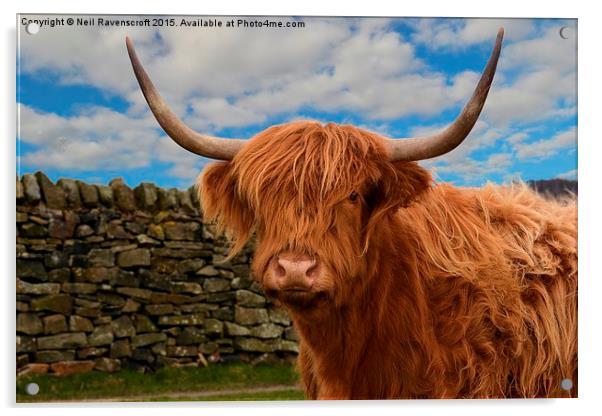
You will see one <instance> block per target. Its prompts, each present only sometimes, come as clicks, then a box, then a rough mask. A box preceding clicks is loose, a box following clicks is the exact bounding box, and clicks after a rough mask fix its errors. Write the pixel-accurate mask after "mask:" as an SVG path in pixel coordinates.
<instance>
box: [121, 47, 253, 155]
mask: <svg viewBox="0 0 602 416" xmlns="http://www.w3.org/2000/svg"><path fill="white" fill-rule="evenodd" d="M125 44H126V46H127V49H128V54H129V56H130V61H132V68H134V74H136V79H137V80H138V84H140V89H141V90H142V93H143V94H144V98H145V99H146V102H147V103H148V106H149V107H150V109H151V111H152V112H153V114H154V115H155V118H156V119H157V121H158V122H159V124H160V125H161V127H163V130H165V132H166V133H167V134H168V135H169V137H171V138H172V139H173V140H174V141H175V142H176V143H177V144H179V145H180V146H182V147H183V148H184V149H186V150H188V151H190V152H192V153H196V154H197V155H201V156H205V157H209V158H211V159H219V160H231V159H232V158H233V157H234V155H236V153H237V152H238V151H239V150H240V149H241V148H242V147H243V145H244V144H245V141H244V140H240V139H221V138H218V137H213V136H205V135H203V134H199V133H197V132H196V131H194V130H192V129H191V128H190V127H188V126H187V125H186V124H184V123H183V122H182V120H180V119H179V118H178V116H176V115H175V113H174V112H173V111H171V109H170V108H169V106H168V105H167V103H166V102H165V101H164V100H163V98H162V97H161V95H159V92H158V91H157V89H156V88H155V86H154V85H153V83H152V81H151V80H150V78H149V76H148V74H147V73H146V71H145V70H144V67H143V66H142V63H140V60H139V59H138V56H137V55H136V50H135V49H134V44H133V42H132V40H131V39H130V38H129V36H126V38H125Z"/></svg>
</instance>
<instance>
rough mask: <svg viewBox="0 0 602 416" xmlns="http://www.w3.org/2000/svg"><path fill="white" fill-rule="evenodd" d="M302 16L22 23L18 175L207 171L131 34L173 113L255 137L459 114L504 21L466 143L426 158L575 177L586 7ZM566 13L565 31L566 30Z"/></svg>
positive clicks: (179, 179)
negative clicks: (184, 144) (577, 14)
mask: <svg viewBox="0 0 602 416" xmlns="http://www.w3.org/2000/svg"><path fill="white" fill-rule="evenodd" d="M27 17H28V18H40V17H41V16H36V17H34V16H27ZM128 19H134V18H128ZM219 19H220V20H222V21H226V20H229V18H228V17H219ZM271 19H273V20H283V21H290V20H291V19H288V18H281V19H276V18H271ZM176 20H177V21H179V20H180V19H176ZM297 20H302V21H304V22H305V24H306V27H305V28H303V29H238V28H231V29H199V28H196V29H190V28H186V29H184V28H168V29H167V28H163V29H157V30H155V29H153V28H111V29H109V28H99V27H93V28H90V27H87V28H78V27H75V26H71V27H68V26H66V27H55V28H44V27H43V28H42V29H41V31H40V33H38V34H36V35H28V34H27V33H26V32H25V30H24V27H23V26H22V27H20V28H19V53H18V59H17V64H18V79H17V82H18V87H17V102H18V103H19V130H18V136H19V137H18V140H19V145H18V147H17V151H18V155H17V156H18V158H19V159H18V161H19V163H18V169H19V170H20V171H19V173H20V174H23V173H28V172H35V171H37V170H43V171H44V172H46V173H47V174H48V175H49V176H50V178H51V179H52V180H54V181H56V180H58V179H59V178H61V177H69V178H78V179H83V180H86V181H89V182H93V183H108V182H109V181H110V180H111V179H112V178H114V177H123V178H125V180H126V182H127V183H128V184H129V185H131V186H135V185H137V184H138V183H140V182H142V181H152V182H155V183H158V184H159V185H161V186H164V187H174V186H175V187H180V188H185V187H188V186H190V185H192V184H193V183H194V180H195V178H196V176H197V175H198V173H199V172H200V171H201V169H202V167H203V165H204V164H206V163H207V162H208V161H207V160H205V159H203V158H199V157H197V156H195V155H191V154H189V153H187V152H186V151H185V150H184V149H181V148H180V147H178V146H177V145H175V144H174V143H173V142H172V141H171V140H170V139H169V138H168V137H166V136H165V134H164V133H163V132H162V130H161V129H160V128H159V127H158V125H157V123H156V122H155V120H154V119H153V118H152V115H151V114H150V112H149V111H148V109H147V107H146V104H145V103H144V100H143V97H142V94H141V93H140V91H139V90H138V87H137V84H136V82H135V79H134V76H133V73H132V71H131V68H130V64H129V61H128V59H127V54H126V50H125V45H124V38H125V35H126V34H127V35H130V36H131V37H132V39H133V40H134V42H135V43H136V48H137V50H138V54H139V56H140V58H141V59H142V61H143V63H144V64H145V66H146V68H147V70H148V72H149V73H150V75H151V77H152V78H153V80H154V82H155V84H156V85H157V87H158V88H159V90H160V91H161V92H162V94H163V96H164V97H165V98H166V100H167V101H168V102H169V103H170V105H172V108H173V109H174V111H175V112H176V113H177V114H178V115H180V116H181V117H182V118H183V119H184V120H185V122H187V123H188V124H189V125H190V126H191V127H193V128H195V129H197V130H199V131H202V132H204V133H208V134H212V135H219V136H223V137H241V138H249V137H252V136H253V135H254V134H256V133H257V132H259V131H261V130H263V129H265V128H266V127H268V126H270V125H272V124H278V123H283V122H286V121H290V120H293V119H298V118H304V119H307V118H312V119H317V120H320V121H324V122H328V121H334V122H340V123H352V124H356V125H359V126H362V127H364V128H368V129H371V130H374V131H376V132H379V133H381V134H383V135H386V136H389V137H411V136H414V135H422V134H428V133H432V132H436V131H438V130H440V129H442V128H444V127H445V125H446V124H448V123H449V122H451V121H452V120H453V119H454V118H455V117H456V115H457V114H458V113H459V111H460V110H461V108H462V106H463V104H464V103H465V102H466V100H467V99H468V97H469V96H470V95H471V93H472V90H473V88H474V87H475V85H476V82H477V80H478V78H479V76H480V72H481V70H482V68H483V67H484V65H485V63H486V61H487V59H488V57H489V54H490V52H491V48H492V46H493V41H494V37H495V34H496V32H497V29H498V28H499V27H500V26H504V27H505V30H506V37H505V42H504V47H503V49H502V55H501V58H500V63H499V66H498V73H497V75H496V78H495V81H494V84H493V86H492V89H491V92H490V95H489V99H488V102H487V104H486V105H485V109H484V111H483V114H482V117H481V119H480V120H479V122H478V123H477V125H476V126H475V129H474V130H473V132H472V133H471V135H470V136H469V137H468V138H467V139H466V141H465V143H464V144H463V145H462V146H460V147H459V148H458V149H456V150H454V151H452V152H451V153H449V154H448V155H445V156H443V157H440V158H437V159H433V160H429V161H424V162H421V163H422V164H423V165H424V166H426V167H428V168H430V169H432V170H433V172H434V174H435V176H436V178H438V180H440V181H451V182H453V183H455V184H457V185H467V186H480V185H482V184H484V183H486V182H487V181H493V182H498V183H502V182H506V181H509V180H511V179H514V178H522V179H524V180H528V179H544V178H554V177H562V178H570V179H575V178H576V168H577V111H576V110H577V91H576V76H577V75H576V74H577V56H576V38H577V26H576V21H574V20H556V19H542V20H537V19H509V20H495V19H419V18H412V19H409V18H395V19H387V18H377V19H374V18H373V19H361V18H360V19H351V18H297ZM563 26H564V27H566V28H567V29H566V30H565V32H564V33H565V34H566V35H567V37H568V39H562V38H561V37H560V35H559V29H560V28H561V27H563Z"/></svg>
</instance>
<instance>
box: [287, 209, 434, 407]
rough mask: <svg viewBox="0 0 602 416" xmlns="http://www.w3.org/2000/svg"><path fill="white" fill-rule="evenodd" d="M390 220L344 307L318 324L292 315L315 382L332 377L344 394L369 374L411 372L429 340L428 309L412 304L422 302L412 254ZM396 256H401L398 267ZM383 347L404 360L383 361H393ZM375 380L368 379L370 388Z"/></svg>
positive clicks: (330, 312) (380, 231) (381, 228)
mask: <svg viewBox="0 0 602 416" xmlns="http://www.w3.org/2000/svg"><path fill="white" fill-rule="evenodd" d="M394 221H395V219H389V220H388V221H383V222H382V224H381V225H379V228H378V229H377V230H376V232H375V233H374V235H375V236H376V237H375V238H374V240H375V242H374V243H373V244H371V245H370V248H369V251H368V253H367V254H366V255H367V258H369V259H370V260H369V261H370V263H371V268H370V269H369V270H367V272H366V273H365V275H364V276H359V278H358V279H356V281H357V282H361V283H362V284H361V285H360V284H359V283H358V286H357V287H355V288H354V290H352V291H351V292H350V299H349V302H347V303H346V306H343V307H339V308H335V307H333V308H331V309H328V310H324V319H319V320H317V319H307V318H306V317H304V316H303V315H301V314H299V315H297V314H295V313H294V312H293V313H292V316H293V320H294V321H295V325H296V327H297V330H298V331H299V333H300V336H301V342H302V344H303V345H302V348H308V349H310V350H311V355H312V357H314V359H315V360H316V361H318V362H316V363H315V367H316V368H315V371H316V372H319V373H320V374H319V378H320V379H328V378H329V377H336V378H337V379H338V380H330V383H329V384H333V385H335V386H336V385H339V384H340V385H341V388H342V389H343V390H344V388H345V387H346V388H352V389H355V390H357V389H358V388H359V389H361V386H360V387H358V386H357V383H358V382H359V383H361V381H360V380H361V379H362V378H363V377H368V376H369V374H373V375H375V374H378V373H381V374H382V373H383V372H386V371H387V370H386V369H387V368H391V369H392V370H395V371H405V370H406V369H410V368H416V366H415V364H416V361H417V360H424V359H425V357H417V356H416V350H417V348H416V346H417V344H423V343H424V340H425V337H428V334H426V333H424V331H428V324H427V322H426V320H428V311H427V308H426V305H424V304H417V300H418V299H424V295H422V296H421V294H420V293H419V292H422V291H423V288H422V284H421V282H420V279H418V274H417V267H416V263H415V261H413V259H414V258H415V254H414V253H413V252H411V248H410V247H408V246H407V244H405V243H404V241H403V240H402V239H401V238H400V237H399V235H396V234H394V233H392V232H391V231H390V230H395V229H397V230H399V227H397V228H396V225H395V224H391V222H394ZM400 252H403V253H404V256H403V257H404V258H405V260H404V261H403V262H401V264H400V262H399V259H400V255H399V253H400ZM391 259H396V260H397V261H395V262H392V261H391ZM296 315H297V316H296ZM420 320H425V322H424V323H421V322H418V321H420ZM402 344H405V345H407V350H408V351H407V353H406V354H402V356H399V354H398V352H399V350H400V345H402ZM387 349H390V350H391V352H392V354H393V353H394V352H396V353H397V355H398V356H399V357H398V359H399V360H401V361H403V360H407V361H408V362H396V363H391V362H387V359H391V358H392V357H391V355H390V354H388V353H387ZM418 350H423V349H422V348H418ZM387 357H388V358H387ZM392 365H393V367H395V368H392V367H391V366H392ZM372 367H375V368H372ZM378 367H380V368H378ZM378 382H379V380H371V381H370V383H372V385H378ZM352 384H353V386H352ZM383 388H385V387H383ZM336 393H337V392H334V393H333V395H335V396H336Z"/></svg>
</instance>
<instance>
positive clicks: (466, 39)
mask: <svg viewBox="0 0 602 416" xmlns="http://www.w3.org/2000/svg"><path fill="white" fill-rule="evenodd" d="M500 27H504V29H505V35H504V36H505V39H506V40H510V41H515V40H520V39H523V38H525V37H527V36H529V34H531V33H532V32H533V31H534V29H535V26H534V24H533V21H532V20H528V19H479V18H469V19H443V20H440V19H419V20H417V21H416V22H415V29H416V33H415V34H414V36H413V40H414V41H416V42H418V43H422V44H424V45H425V46H427V47H429V48H433V49H440V48H447V49H450V48H451V49H463V48H466V47H469V46H472V45H475V44H479V43H483V42H492V41H493V40H494V39H495V36H496V35H497V31H498V29H499V28H500Z"/></svg>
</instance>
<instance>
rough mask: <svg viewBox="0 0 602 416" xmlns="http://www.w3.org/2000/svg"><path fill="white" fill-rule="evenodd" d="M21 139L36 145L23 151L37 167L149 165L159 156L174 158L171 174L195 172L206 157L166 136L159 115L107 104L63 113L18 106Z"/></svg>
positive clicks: (124, 167) (167, 159) (165, 159)
mask: <svg viewBox="0 0 602 416" xmlns="http://www.w3.org/2000/svg"><path fill="white" fill-rule="evenodd" d="M19 117H20V120H21V122H20V123H19V124H20V126H21V128H20V131H19V136H20V139H21V140H22V141H23V142H25V143H30V144H33V145H36V146H37V150H34V151H31V152H27V153H25V154H24V155H21V163H23V164H25V165H28V166H35V167H36V168H40V169H45V168H61V169H73V170H77V171H94V170H100V169H102V170H119V171H123V170H127V169H133V168H143V167H148V166H150V165H151V164H152V163H153V162H154V161H161V162H167V163H170V164H173V168H171V170H170V172H168V173H169V174H170V175H171V176H175V177H184V178H190V177H193V176H194V175H192V176H191V175H190V173H191V172H192V170H193V168H195V167H196V172H197V173H198V166H199V162H200V161H201V159H200V158H199V157H198V156H195V155H192V154H190V153H189V152H187V151H185V150H183V149H182V148H180V147H179V146H178V145H176V144H175V143H174V142H173V141H172V140H171V139H169V138H168V137H166V136H162V135H161V133H160V130H159V129H158V128H157V127H156V121H155V120H154V119H153V118H152V117H151V116H147V117H146V118H143V119H135V118H130V117H127V116H126V115H124V114H121V113H118V112H115V111H112V110H109V109H106V108H102V107H94V108H88V109H86V110H85V111H83V112H82V113H80V114H78V115H75V116H71V117H61V116H59V115H57V114H54V113H43V112H40V111H36V110H34V109H32V108H31V107H28V106H26V105H20V106H19Z"/></svg>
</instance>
